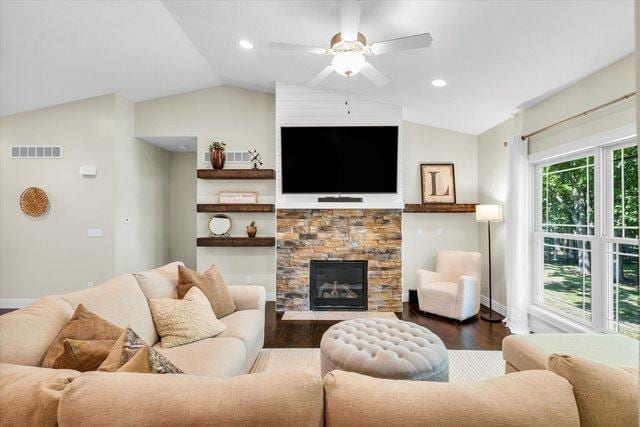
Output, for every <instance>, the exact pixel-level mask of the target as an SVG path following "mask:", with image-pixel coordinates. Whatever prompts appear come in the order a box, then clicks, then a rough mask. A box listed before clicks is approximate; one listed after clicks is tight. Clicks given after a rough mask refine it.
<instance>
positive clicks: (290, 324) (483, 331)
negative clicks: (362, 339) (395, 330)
mask: <svg viewBox="0 0 640 427" xmlns="http://www.w3.org/2000/svg"><path fill="white" fill-rule="evenodd" d="M403 305H404V311H403V312H402V315H399V317H400V318H401V319H402V320H406V321H409V322H413V323H417V324H418V325H421V326H424V327H425V328H427V329H429V330H431V331H432V332H433V333H435V334H436V335H438V336H439V337H440V339H442V341H444V344H445V346H446V347H447V348H448V349H451V350H502V339H503V338H504V337H506V336H507V335H509V329H507V328H506V327H505V326H504V325H503V324H502V323H489V322H485V321H483V320H480V318H479V316H476V317H474V318H472V319H469V320H466V321H464V322H458V321H455V320H451V319H446V318H444V317H440V316H435V315H431V314H426V313H423V312H421V311H420V310H418V306H417V305H416V304H414V303H408V302H405V303H404V304H403ZM10 311H13V310H10V309H1V310H0V314H4V313H8V312H10ZM480 311H483V312H484V311H488V308H487V307H485V306H481V307H480ZM398 314H399V313H398ZM281 317H282V313H276V310H275V303H274V302H273V301H268V302H267V308H266V312H265V331H264V332H265V336H264V346H265V348H291V347H298V348H300V347H320V340H321V339H322V334H324V332H325V331H326V330H327V329H328V328H329V327H330V326H331V325H333V324H335V323H338V322H337V321H300V320H282V319H281Z"/></svg>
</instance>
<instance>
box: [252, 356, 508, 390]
mask: <svg viewBox="0 0 640 427" xmlns="http://www.w3.org/2000/svg"><path fill="white" fill-rule="evenodd" d="M291 368H311V369H314V370H315V371H316V372H318V375H320V349H319V348H265V349H263V350H262V351H261V352H260V354H259V355H258V358H257V359H256V362H255V363H254V365H253V368H251V373H252V374H255V373H259V372H267V371H269V372H272V371H279V370H287V369H291ZM502 375H504V360H502V352H501V351H483V350H449V382H452V383H459V382H469V381H482V380H486V379H489V378H495V377H500V376H502Z"/></svg>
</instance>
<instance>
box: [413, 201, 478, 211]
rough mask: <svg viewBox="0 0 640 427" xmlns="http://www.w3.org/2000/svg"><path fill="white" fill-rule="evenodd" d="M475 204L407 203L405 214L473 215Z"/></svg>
mask: <svg viewBox="0 0 640 427" xmlns="http://www.w3.org/2000/svg"><path fill="white" fill-rule="evenodd" d="M475 211H476V204H475V203H426V204H421V203H415V204H410V203H407V204H405V205H404V212H405V213H474V212H475Z"/></svg>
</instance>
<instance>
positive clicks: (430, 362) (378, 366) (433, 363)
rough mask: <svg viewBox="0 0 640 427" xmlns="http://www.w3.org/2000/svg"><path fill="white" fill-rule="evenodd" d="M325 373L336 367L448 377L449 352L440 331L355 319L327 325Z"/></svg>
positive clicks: (430, 378)
mask: <svg viewBox="0 0 640 427" xmlns="http://www.w3.org/2000/svg"><path fill="white" fill-rule="evenodd" d="M320 352H321V354H322V357H321V358H322V375H323V376H324V375H326V374H327V373H328V372H330V371H332V370H334V369H341V370H343V371H351V372H358V373H361V374H364V375H369V376H372V377H378V378H393V379H402V380H418V381H448V380H449V356H448V354H447V349H446V348H445V346H444V344H443V343H442V340H441V339H440V338H438V336H437V335H436V334H434V333H433V332H431V331H430V330H428V329H427V328H423V327H422V326H419V325H416V324H415V323H410V322H404V321H402V320H391V319H354V320H346V321H344V322H340V323H337V324H335V325H333V326H332V327H330V328H329V329H327V332H325V333H324V335H323V336H322V341H321V342H320Z"/></svg>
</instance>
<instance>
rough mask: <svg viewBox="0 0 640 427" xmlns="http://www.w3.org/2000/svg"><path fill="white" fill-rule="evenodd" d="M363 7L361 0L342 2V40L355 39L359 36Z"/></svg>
mask: <svg viewBox="0 0 640 427" xmlns="http://www.w3.org/2000/svg"><path fill="white" fill-rule="evenodd" d="M361 9H362V6H361V5H360V2H359V1H356V0H345V1H341V2H340V33H341V34H340V36H341V37H342V40H348V41H355V40H356V39H357V38H358V27H359V26H360V11H361Z"/></svg>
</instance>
